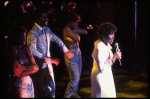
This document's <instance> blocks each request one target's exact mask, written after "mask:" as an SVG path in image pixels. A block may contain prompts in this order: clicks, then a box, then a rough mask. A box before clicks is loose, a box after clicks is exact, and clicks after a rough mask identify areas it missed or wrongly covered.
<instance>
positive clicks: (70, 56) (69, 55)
mask: <svg viewBox="0 0 150 99" xmlns="http://www.w3.org/2000/svg"><path fill="white" fill-rule="evenodd" d="M65 55H66V56H67V57H68V58H72V57H73V56H74V54H73V53H71V52H69V51H67V52H66V53H65Z"/></svg>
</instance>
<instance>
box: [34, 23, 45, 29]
mask: <svg viewBox="0 0 150 99" xmlns="http://www.w3.org/2000/svg"><path fill="white" fill-rule="evenodd" d="M34 25H35V26H37V27H38V28H39V29H40V30H43V28H42V27H41V26H40V25H38V24H37V23H36V22H34Z"/></svg>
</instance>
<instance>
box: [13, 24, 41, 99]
mask: <svg viewBox="0 0 150 99" xmlns="http://www.w3.org/2000/svg"><path fill="white" fill-rule="evenodd" d="M14 30H15V33H16V34H15V36H16V40H17V42H16V43H17V44H16V46H13V47H12V49H11V51H12V53H11V54H12V55H11V56H12V59H11V60H12V67H13V75H12V77H11V79H10V89H11V92H12V93H13V94H14V95H15V97H16V98H34V87H33V82H32V79H31V78H30V76H29V74H33V73H36V72H37V71H38V70H39V68H38V66H37V64H36V62H35V60H34V57H33V56H32V54H31V50H30V48H29V47H28V46H26V45H25V44H26V31H27V30H26V29H25V28H23V27H20V26H17V27H15V28H14Z"/></svg>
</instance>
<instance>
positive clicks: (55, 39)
mask: <svg viewBox="0 0 150 99" xmlns="http://www.w3.org/2000/svg"><path fill="white" fill-rule="evenodd" d="M50 33H51V41H52V42H54V43H56V45H57V46H58V47H59V48H60V49H61V50H62V51H63V52H66V51H68V48H67V47H66V46H65V44H64V43H63V41H62V40H61V39H60V38H59V37H58V36H56V35H55V34H54V33H53V32H52V31H51V30H50Z"/></svg>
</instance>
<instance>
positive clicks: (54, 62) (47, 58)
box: [44, 57, 60, 66]
mask: <svg viewBox="0 0 150 99" xmlns="http://www.w3.org/2000/svg"><path fill="white" fill-rule="evenodd" d="M44 60H45V63H46V64H51V63H53V64H55V65H56V66H58V64H59V61H60V60H59V59H56V58H49V57H45V59H44Z"/></svg>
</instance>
